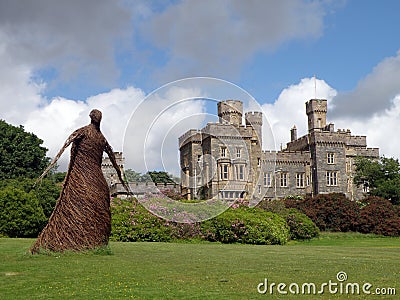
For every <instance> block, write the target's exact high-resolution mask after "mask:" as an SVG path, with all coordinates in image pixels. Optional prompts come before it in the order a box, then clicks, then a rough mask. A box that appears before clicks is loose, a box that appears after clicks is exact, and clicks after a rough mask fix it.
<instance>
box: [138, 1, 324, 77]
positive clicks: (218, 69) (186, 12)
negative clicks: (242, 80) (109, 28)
mask: <svg viewBox="0 0 400 300" xmlns="http://www.w3.org/2000/svg"><path fill="white" fill-rule="evenodd" d="M323 16H324V9H323V5H322V4H321V3H320V2H317V1H311V2H310V1H301V0H281V1H265V0H253V1H241V0H222V1H213V0H211V1H210V0H209V1H193V0H187V1H180V2H177V3H175V4H173V5H170V6H168V7H167V8H166V10H165V11H163V12H162V13H160V14H154V15H153V16H152V18H150V19H149V20H148V22H146V23H145V24H144V25H143V26H142V28H143V31H144V32H146V33H148V34H147V36H148V37H150V38H151V39H152V42H153V43H154V44H155V45H157V46H158V47H159V48H161V49H164V50H165V49H167V51H168V52H167V53H168V55H169V61H168V62H167V64H166V66H165V68H163V69H162V70H160V71H159V72H160V73H159V75H160V76H161V77H163V78H164V80H165V77H168V78H169V79H170V78H171V77H172V78H177V77H182V76H196V75H198V74H204V75H210V76H215V77H224V78H235V77H236V76H237V75H238V73H239V70H240V67H241V66H242V64H243V63H244V62H246V61H248V60H250V59H251V57H252V56H253V55H254V54H256V53H258V52H265V51H267V52H268V51H272V50H274V49H275V48H276V47H278V46H279V45H280V44H282V43H284V42H286V41H289V40H293V39H305V38H317V37H319V36H320V35H321V34H322V29H323Z"/></svg>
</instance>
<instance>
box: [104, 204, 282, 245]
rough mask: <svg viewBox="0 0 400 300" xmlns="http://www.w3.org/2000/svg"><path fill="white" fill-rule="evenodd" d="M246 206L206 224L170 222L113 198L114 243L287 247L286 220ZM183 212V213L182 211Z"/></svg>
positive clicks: (242, 205)
mask: <svg viewBox="0 0 400 300" xmlns="http://www.w3.org/2000/svg"><path fill="white" fill-rule="evenodd" d="M245 204H246V203H242V204H240V205H239V206H240V207H237V208H230V209H228V210H227V211H225V212H224V213H222V214H221V215H219V216H217V217H215V218H213V219H210V220H208V221H205V222H203V223H201V224H200V223H177V222H171V221H166V220H164V219H162V218H159V217H157V216H155V215H153V214H152V213H150V212H149V211H147V210H146V209H145V208H144V207H143V206H142V205H141V204H139V203H138V202H137V200H129V199H128V200H120V199H112V201H111V212H112V233H111V240H113V241H123V242H134V241H152V242H168V241H173V240H182V239H185V240H188V239H205V240H208V241H218V242H223V243H249V244H284V243H286V242H287V241H288V239H289V229H288V226H287V224H286V222H285V220H284V219H282V218H281V217H279V216H278V215H276V214H273V213H270V212H266V211H263V210H262V209H258V208H248V207H246V206H245ZM178 213H181V212H178Z"/></svg>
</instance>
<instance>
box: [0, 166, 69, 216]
mask: <svg viewBox="0 0 400 300" xmlns="http://www.w3.org/2000/svg"><path fill="white" fill-rule="evenodd" d="M56 174H59V173H56ZM60 174H62V173H60ZM53 179H54V180H53ZM55 180H59V178H54V177H53V176H52V177H51V179H47V178H44V179H43V180H41V181H40V183H38V184H36V185H35V186H34V183H35V181H36V179H30V178H18V179H6V180H1V181H0V191H2V190H4V189H7V188H12V189H19V190H22V191H24V192H25V193H32V194H33V195H34V196H35V197H36V198H37V199H38V201H39V204H40V206H41V207H42V209H43V212H44V214H45V216H46V217H47V218H49V217H50V215H51V213H52V212H53V209H54V206H55V205H56V202H57V199H58V196H59V195H60V191H61V184H60V183H59V182H57V181H55Z"/></svg>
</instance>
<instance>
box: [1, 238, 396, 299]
mask: <svg viewBox="0 0 400 300" xmlns="http://www.w3.org/2000/svg"><path fill="white" fill-rule="evenodd" d="M32 242H33V240H31V239H6V238H3V239H0V278H1V280H0V299H294V298H295V299H297V298H300V299H311V298H317V299H396V297H399V296H398V295H399V294H400V239H399V238H383V237H377V236H371V235H368V236H364V235H360V234H327V233H325V234H323V235H322V238H320V239H318V240H313V241H310V242H301V243H295V242H292V243H290V244H289V245H286V246H253V245H237V244H235V245H222V244H215V243H198V244H193V243H111V251H112V254H111V255H107V253H102V254H95V253H86V254H74V253H68V254H63V255H54V254H53V255H49V256H46V255H35V256H32V255H29V254H27V249H28V248H29V246H30V245H31V244H32ZM105 252H107V251H105ZM340 271H343V272H346V273H347V276H348V279H347V281H344V283H358V284H359V285H360V286H362V285H363V284H365V283H366V282H368V283H371V284H372V288H370V291H371V292H374V291H375V288H376V287H379V288H395V289H396V292H397V296H391V297H390V296H387V295H386V296H377V295H369V296H367V295H365V294H360V295H358V296H355V295H345V294H336V295H333V294H330V293H329V289H328V287H325V289H324V291H325V293H324V294H322V295H292V294H290V292H289V290H288V286H289V285H290V284H291V283H295V284H297V285H299V286H300V288H301V285H302V284H303V283H315V284H316V286H317V289H320V286H321V284H323V283H328V282H329V280H331V281H332V282H334V283H339V281H338V280H337V279H336V274H337V273H338V272H340ZM264 278H267V279H268V282H269V283H271V282H274V283H276V284H278V283H285V284H287V287H286V291H288V294H287V295H280V294H279V293H278V292H277V290H276V287H275V289H274V290H273V294H272V295H271V294H269V291H267V294H264V295H260V294H258V292H257V285H258V284H259V283H260V282H262V281H264Z"/></svg>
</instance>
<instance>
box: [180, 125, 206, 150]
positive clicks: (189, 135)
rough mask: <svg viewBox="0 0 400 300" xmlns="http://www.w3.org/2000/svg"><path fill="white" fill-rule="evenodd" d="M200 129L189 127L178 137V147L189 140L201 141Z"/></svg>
mask: <svg viewBox="0 0 400 300" xmlns="http://www.w3.org/2000/svg"><path fill="white" fill-rule="evenodd" d="M201 139H202V136H201V130H198V129H189V130H188V131H186V132H185V133H184V134H182V135H181V136H180V137H179V139H178V140H179V148H181V147H182V146H184V145H185V144H187V143H189V142H201Z"/></svg>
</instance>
